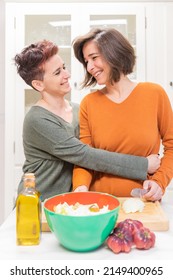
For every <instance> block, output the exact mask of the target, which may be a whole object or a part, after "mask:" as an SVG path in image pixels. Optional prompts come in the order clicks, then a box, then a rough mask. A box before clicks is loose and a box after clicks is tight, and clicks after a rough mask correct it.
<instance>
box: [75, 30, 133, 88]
mask: <svg viewBox="0 0 173 280" xmlns="http://www.w3.org/2000/svg"><path fill="white" fill-rule="evenodd" d="M89 41H94V42H95V43H96V45H97V47H98V49H99V51H100V53H101V55H102V56H103V57H104V59H105V60H106V61H107V63H108V64H109V66H110V69H111V71H110V82H111V83H114V82H118V81H119V80H120V76H121V74H124V75H128V74H130V73H132V72H133V67H134V65H135V61H136V56H135V53H134V49H133V47H132V46H131V44H130V43H129V41H128V40H127V39H126V38H125V37H124V36H123V35H122V34H121V33H120V32H119V31H117V30H116V29H114V28H109V29H107V28H104V29H100V28H94V29H91V30H90V31H89V32H88V33H87V34H85V35H83V36H79V37H77V38H76V39H74V40H73V50H74V54H75V57H76V58H77V59H78V60H79V61H80V62H81V63H82V64H83V66H84V69H85V78H84V81H83V83H82V87H88V86H91V85H95V84H96V79H95V78H94V77H93V76H92V75H91V74H89V73H88V72H87V65H86V63H85V60H84V57H83V47H84V45H85V44H86V43H87V42H89Z"/></svg>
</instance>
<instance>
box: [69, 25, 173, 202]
mask: <svg viewBox="0 0 173 280" xmlns="http://www.w3.org/2000/svg"><path fill="white" fill-rule="evenodd" d="M73 48H74V53H75V56H76V58H77V59H78V60H79V61H80V62H81V63H82V64H83V66H84V69H85V79H84V82H83V87H87V86H93V85H95V84H96V83H97V84H99V85H102V88H101V89H99V90H96V91H95V92H92V93H90V94H88V95H87V96H85V97H84V99H83V100H82V102H81V105H80V140H81V141H82V142H83V143H85V144H88V145H91V146H92V147H94V148H99V149H105V150H108V151H111V152H117V153H125V154H133V155H136V156H144V157H146V156H148V155H149V154H157V153H159V149H160V143H161V141H162V144H163V146H164V156H163V158H162V160H161V166H160V168H159V169H158V170H157V171H156V172H155V173H154V174H152V175H151V174H150V175H148V180H145V181H144V182H143V181H141V180H134V179H128V178H122V177H121V176H119V175H117V176H114V175H110V174H109V175H108V174H106V173H105V172H95V171H91V170H87V169H83V168H80V167H76V168H75V170H74V173H73V189H74V190H75V191H87V190H92V191H101V192H107V193H110V194H113V195H116V196H130V193H131V190H132V189H133V188H144V189H146V190H147V191H148V192H147V194H146V195H145V196H144V198H145V199H147V200H152V201H155V200H160V199H161V197H162V195H163V194H164V191H165V189H166V187H167V186H168V184H169V182H170V181H171V179H172V177H173V114H172V108H171V105H170V102H169V99H168V96H167V95H166V93H165V91H164V89H163V88H162V87H161V86H159V85H157V84H154V83H149V82H145V83H144V82H139V83H138V82H134V81H132V80H130V79H129V77H128V75H129V74H131V73H132V72H133V68H134V65H135V59H136V57H135V53H134V49H133V47H132V46H131V45H130V43H129V42H128V40H127V39H126V38H125V37H124V36H123V35H122V34H121V33H120V32H118V31H117V30H115V29H92V30H91V31H90V32H88V33H87V34H85V35H83V36H79V37H77V38H76V39H75V40H74V42H73Z"/></svg>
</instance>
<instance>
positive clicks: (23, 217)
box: [16, 173, 41, 245]
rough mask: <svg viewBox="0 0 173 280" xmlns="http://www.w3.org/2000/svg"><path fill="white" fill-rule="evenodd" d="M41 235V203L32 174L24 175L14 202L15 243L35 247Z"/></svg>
mask: <svg viewBox="0 0 173 280" xmlns="http://www.w3.org/2000/svg"><path fill="white" fill-rule="evenodd" d="M40 235H41V201H40V194H39V192H38V191H37V190H36V188H35V175H34V173H26V174H24V178H23V190H22V191H21V193H20V194H19V195H18V197H17V200H16V243H17V245H37V244H39V243H40Z"/></svg>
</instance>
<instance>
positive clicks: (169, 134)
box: [150, 88, 173, 191]
mask: <svg viewBox="0 0 173 280" xmlns="http://www.w3.org/2000/svg"><path fill="white" fill-rule="evenodd" d="M158 128H159V132H160V135H161V139H162V145H163V157H162V160H161V166H160V168H159V169H158V170H157V172H156V173H154V175H153V176H151V177H150V179H152V180H154V181H156V182H157V183H158V184H159V186H160V187H161V188H162V189H163V191H165V188H166V187H167V186H168V184H169V183H170V181H171V179H172V178H173V111H172V107H171V104H170V101H169V98H168V96H167V94H166V92H165V91H164V89H162V88H160V91H159V99H158Z"/></svg>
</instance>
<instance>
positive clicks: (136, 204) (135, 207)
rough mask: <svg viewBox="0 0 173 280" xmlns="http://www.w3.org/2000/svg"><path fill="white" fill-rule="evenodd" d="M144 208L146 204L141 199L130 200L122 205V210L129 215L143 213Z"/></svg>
mask: <svg viewBox="0 0 173 280" xmlns="http://www.w3.org/2000/svg"><path fill="white" fill-rule="evenodd" d="M144 207H145V203H144V202H143V201H142V200H141V199H140V198H128V199H126V200H125V201H124V202H123V204H122V208H123V210H124V212H125V213H127V214H128V213H135V212H142V211H143V209H144Z"/></svg>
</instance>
